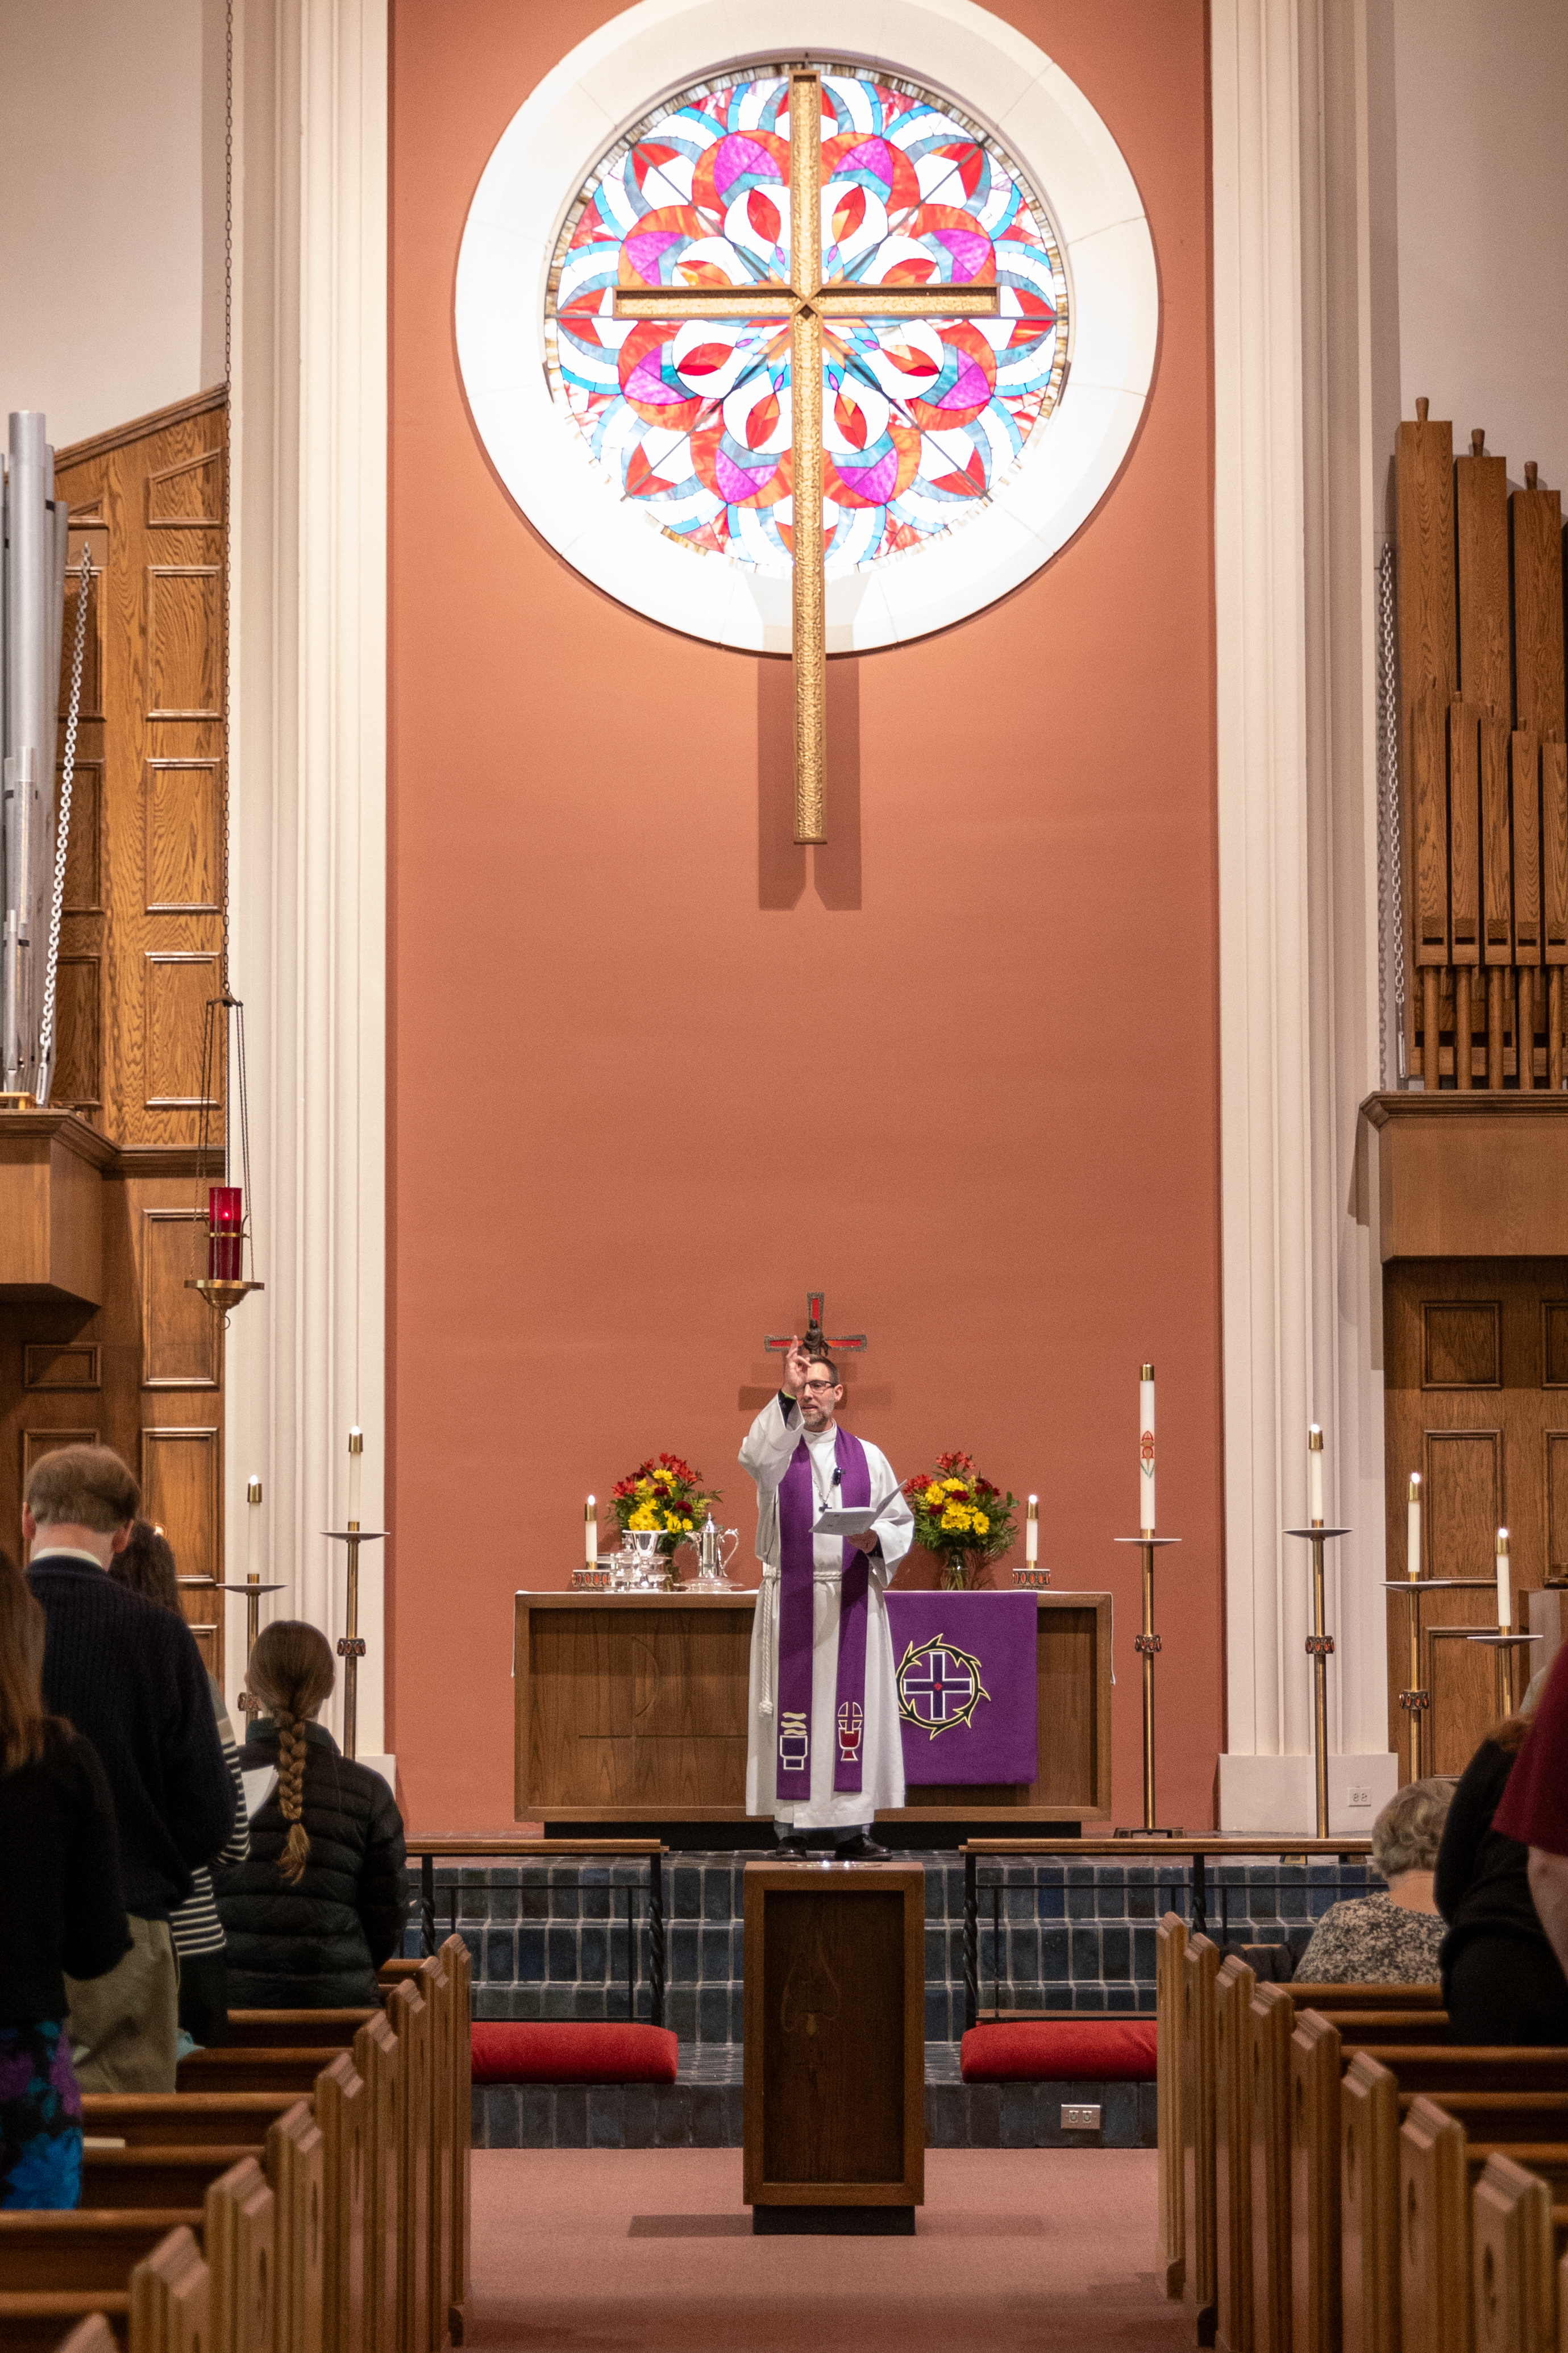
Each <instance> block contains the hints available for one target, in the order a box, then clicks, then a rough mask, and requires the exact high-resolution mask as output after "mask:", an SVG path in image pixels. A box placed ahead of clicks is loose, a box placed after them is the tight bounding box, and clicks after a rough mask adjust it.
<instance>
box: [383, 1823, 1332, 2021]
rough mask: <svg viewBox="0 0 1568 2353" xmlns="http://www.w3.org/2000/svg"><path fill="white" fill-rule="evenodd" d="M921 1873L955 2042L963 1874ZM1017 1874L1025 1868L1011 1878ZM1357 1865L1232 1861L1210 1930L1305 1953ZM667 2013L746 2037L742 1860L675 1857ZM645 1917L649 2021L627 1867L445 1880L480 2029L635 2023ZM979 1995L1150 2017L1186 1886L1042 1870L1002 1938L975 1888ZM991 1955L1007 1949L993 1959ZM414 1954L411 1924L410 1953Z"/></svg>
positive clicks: (443, 1890)
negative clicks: (1291, 1941)
mask: <svg viewBox="0 0 1568 2353" xmlns="http://www.w3.org/2000/svg"><path fill="white" fill-rule="evenodd" d="M924 1860H925V1862H926V1920H927V1929H926V2010H927V2021H926V2031H927V2034H928V2036H929V2037H931V2039H932V2040H942V2039H946V2038H948V2037H950V2036H952V2035H953V2034H956V2033H957V2032H959V2031H962V2026H963V1865H962V1864H961V1863H955V1862H952V1859H951V1858H948V1857H931V1858H925V1859H924ZM1010 1868H1011V1870H1012V1871H1013V1873H1014V1874H1015V1876H1016V1875H1017V1874H1018V1873H1019V1868H1020V1867H1019V1866H1018V1865H1016V1864H1015V1865H1012V1866H1010ZM1364 1876H1365V1874H1364V1872H1363V1870H1362V1869H1361V1868H1360V1867H1359V1866H1358V1867H1356V1868H1354V1869H1352V1871H1351V1872H1349V1873H1346V1874H1342V1873H1339V1872H1338V1870H1337V1869H1335V1868H1333V1867H1329V1868H1323V1867H1320V1866H1313V1867H1312V1868H1311V1869H1310V1871H1309V1870H1303V1869H1301V1868H1300V1866H1298V1867H1297V1868H1296V1869H1295V1870H1294V1871H1293V1872H1285V1873H1281V1872H1280V1871H1279V1870H1278V1869H1277V1868H1275V1867H1272V1866H1269V1867H1267V1868H1262V1869H1251V1870H1247V1869H1244V1868H1242V1867H1240V1866H1235V1865H1227V1866H1226V1869H1225V1870H1224V1871H1223V1872H1221V1873H1213V1872H1211V1873H1210V1874H1209V1884H1208V1905H1209V1926H1210V1932H1211V1934H1213V1935H1215V1936H1219V1935H1220V1933H1221V1925H1222V1918H1223V1917H1224V1913H1223V1911H1222V1906H1225V1907H1226V1908H1227V1909H1228V1915H1229V1935H1230V1937H1231V1940H1232V1941H1234V1942H1269V1941H1279V1940H1282V1939H1285V1938H1287V1937H1291V1936H1294V1938H1295V1939H1296V1940H1297V1941H1298V1942H1300V1940H1301V1939H1302V1938H1303V1937H1304V1936H1305V1934H1306V1933H1307V1932H1308V1931H1309V1930H1310V1925H1311V1922H1312V1920H1313V1919H1314V1918H1315V1917H1317V1916H1319V1915H1321V1913H1322V1912H1323V1911H1325V1910H1326V1909H1327V1907H1328V1905H1330V1904H1331V1902H1333V1901H1334V1900H1335V1898H1336V1897H1337V1896H1338V1895H1339V1894H1342V1893H1343V1894H1348V1893H1352V1892H1357V1891H1358V1890H1359V1888H1360V1886H1361V1885H1362V1884H1363V1883H1364ZM664 1883H665V1901H666V1905H667V1907H668V1912H667V1941H666V1952H667V1982H668V1996H667V2006H666V2018H667V2021H668V2023H669V2024H670V2025H672V2026H673V2027H674V2028H675V2030H676V2031H677V2032H678V2034H679V2035H680V2036H681V2038H682V2040H683V2041H689V2040H698V2041H702V2042H731V2041H737V2040H739V2038H740V2034H741V2031H742V2029H741V2008H740V2002H741V1978H742V1970H743V1966H744V1961H743V1954H744V1941H745V1940H744V1932H743V1928H742V1919H741V1907H742V1883H743V1868H742V1867H741V1866H738V1865H737V1864H736V1863H735V1862H734V1861H733V1859H732V1858H730V1857H724V1858H721V1859H720V1860H717V1861H713V1862H703V1861H693V1860H688V1859H687V1858H684V1857H683V1858H682V1859H681V1860H680V1861H679V1862H675V1863H668V1864H667V1865H666V1869H665V1881H664ZM628 1889H629V1890H630V1891H631V1894H632V1899H633V1906H634V1913H635V1915H636V1926H635V1931H634V1933H635V1935H636V1939H637V1978H638V2000H637V2014H638V2016H639V2017H643V2018H646V2017H647V2014H648V1991H647V1978H648V1939H647V1929H646V1926H644V1924H643V1920H642V1911H643V1906H644V1904H645V1902H646V1879H645V1877H644V1875H643V1873H641V1872H640V1871H639V1870H637V1869H635V1868H633V1867H631V1866H628V1865H624V1864H611V1865H604V1864H598V1865H593V1864H584V1865H581V1866H578V1865H563V1864H517V1863H512V1864H496V1865H490V1866H489V1867H466V1868H462V1869H460V1870H458V1869H444V1870H442V1871H440V1872H438V1873H437V1921H438V1922H440V1923H441V1924H443V1925H444V1924H445V1922H446V1920H447V1915H448V1906H449V1905H455V1907H456V1913H457V1919H458V1927H459V1930H460V1932H461V1934H462V1935H463V1936H464V1937H465V1938H466V1940H467V1942H468V1947H469V1949H470V1951H471V1952H472V1954H473V1957H474V1977H475V1987H474V1997H475V2000H474V2008H475V2015H476V2016H477V2017H479V2018H490V2019H495V2018H547V2019H603V2018H612V2019H614V2018H624V2017H625V2016H626V1949H627V1944H626V1940H627V1929H626V1912H625V1906H626V1892H627V1890H628ZM979 1894H980V1906H979V1924H978V1925H979V1971H980V1985H981V2000H982V2002H983V2003H984V2004H985V2005H986V2006H989V2005H990V2003H991V2002H992V2001H993V2000H994V1999H997V1998H998V1996H997V1993H996V1990H995V1989H996V1981H997V1978H998V1977H999V1978H1000V1993H999V1999H1000V2001H1001V2003H1002V2005H1003V2006H1004V2007H1008V2008H1017V2009H1024V2008H1027V2009H1036V2008H1050V2009H1064V2010H1066V2009H1073V2010H1086V2011H1090V2012H1093V2011H1100V2012H1104V2011H1107V2010H1123V2011H1125V2010H1151V2009H1152V2007H1153V1999H1154V1926H1155V1922H1156V1920H1157V1919H1158V1917H1159V1915H1160V1914H1161V1913H1162V1912H1163V1911H1164V1910H1165V1909H1167V1908H1170V1907H1171V1906H1172V1905H1173V1902H1174V1908H1176V1909H1178V1910H1180V1911H1182V1912H1183V1913H1185V1912H1186V1911H1187V1908H1188V1901H1189V1895H1188V1890H1187V1887H1186V1885H1185V1883H1184V1880H1183V1879H1182V1878H1181V1877H1180V1875H1177V1876H1176V1877H1175V1878H1173V1875H1172V1874H1171V1873H1156V1872H1154V1871H1152V1869H1143V1870H1141V1869H1138V1868H1136V1867H1130V1866H1121V1865H1117V1864H1095V1863H1084V1864H1079V1863H1068V1864H1066V1865H1063V1864H1059V1863H1055V1864H1053V1863H1042V1864H1039V1865H1037V1866H1036V1867H1035V1871H1034V1876H1033V1878H1032V1881H1031V1883H1028V1884H1026V1885H1024V1886H1016V1885H1014V1886H1009V1887H1007V1888H1005V1889H1003V1890H1001V1891H999V1894H998V1899H997V1907H996V1908H997V1911H998V1913H999V1915H1000V1936H999V1937H998V1935H997V1933H996V1928H995V1927H994V1925H993V1907H992V1900H991V1895H990V1891H989V1889H988V1887H987V1886H986V1885H985V1884H984V1883H982V1885H981V1888H980V1891H979ZM998 1945H999V1946H1000V1951H999V1953H998ZM417 1948H418V1931H417V1925H416V1926H414V1927H413V1928H411V1930H410V1935H409V1939H408V1949H410V1950H412V1951H416V1950H417Z"/></svg>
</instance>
